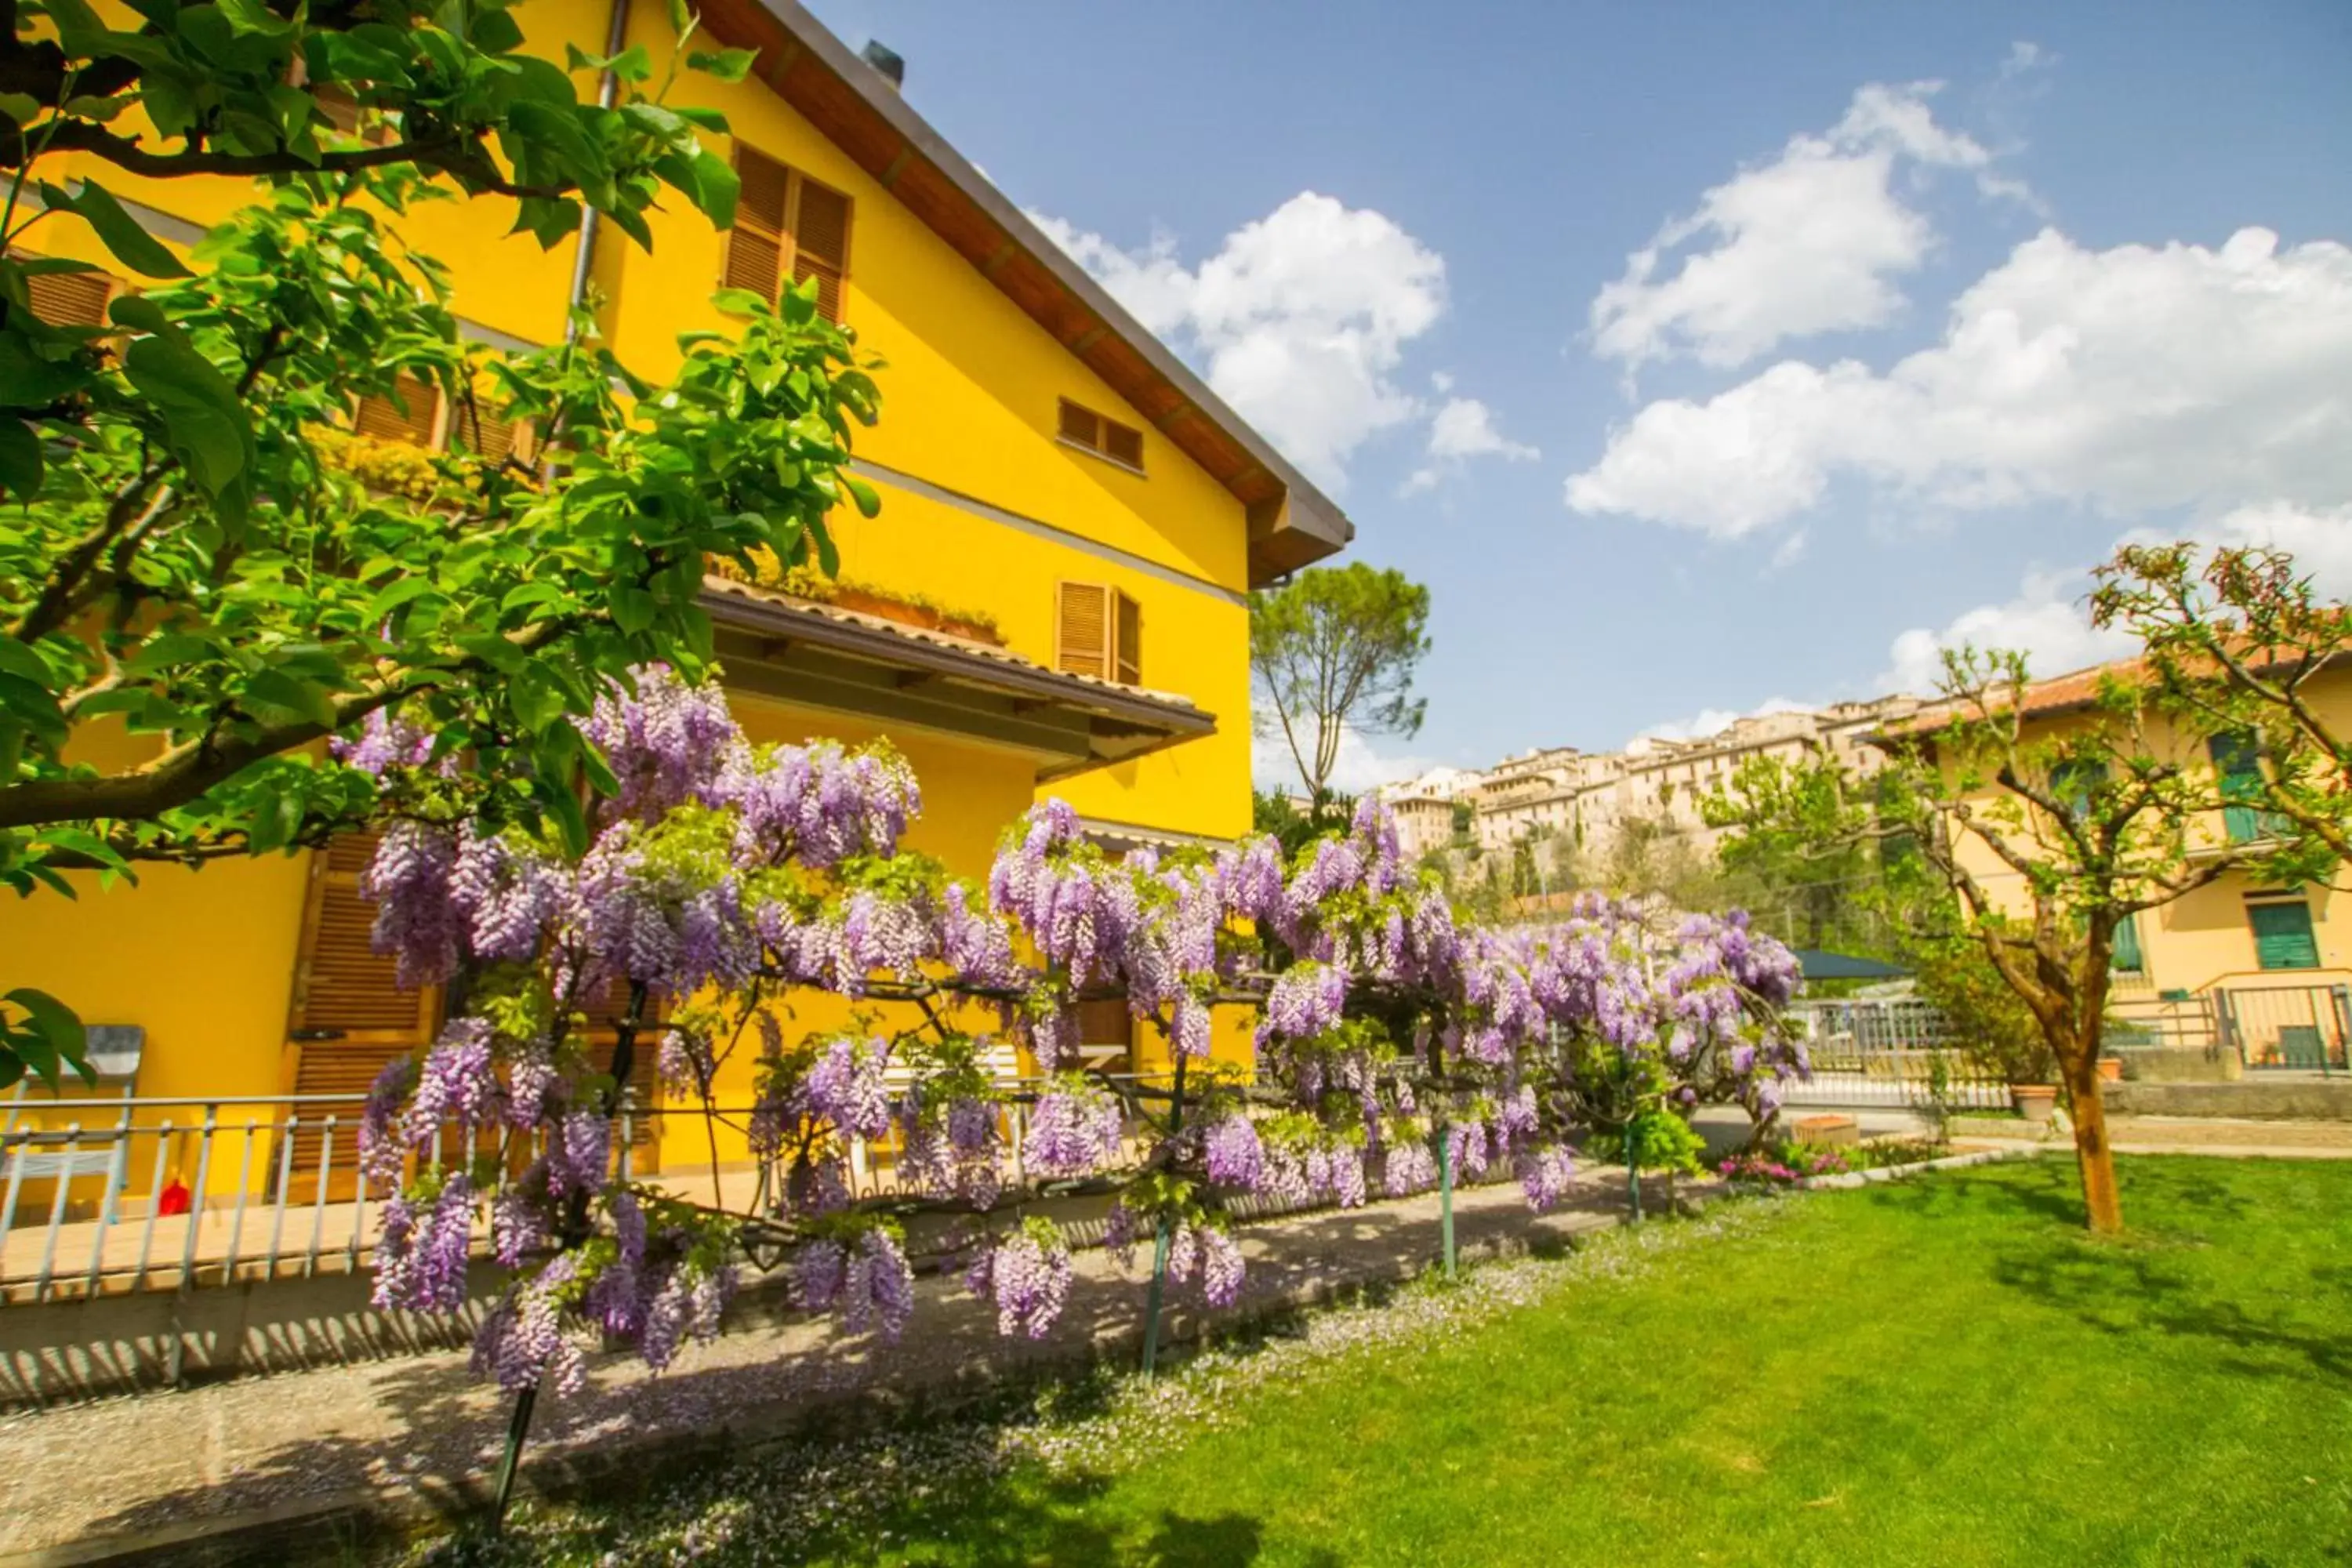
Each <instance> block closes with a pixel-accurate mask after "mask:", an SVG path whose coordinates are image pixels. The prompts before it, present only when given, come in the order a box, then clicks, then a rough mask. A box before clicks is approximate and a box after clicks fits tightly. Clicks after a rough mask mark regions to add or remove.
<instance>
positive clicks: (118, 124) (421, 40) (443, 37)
mask: <svg viewBox="0 0 2352 1568" xmlns="http://www.w3.org/2000/svg"><path fill="white" fill-rule="evenodd" d="M130 9H131V11H132V12H133V13H134V14H135V16H136V17H137V24H136V26H129V27H116V26H111V25H110V24H109V23H108V22H107V21H106V20H105V19H104V18H103V17H101V16H100V15H99V14H98V12H97V11H96V10H94V9H93V8H92V7H91V6H90V5H89V4H88V3H87V0H0V24H5V25H0V170H15V171H17V172H19V173H20V174H21V173H22V172H23V171H25V170H26V169H28V168H29V167H30V166H31V165H32V164H33V163H34V161H35V160H36V159H37V158H41V157H44V156H54V155H57V154H62V153H82V154H86V155H88V156H89V157H91V158H95V159H99V160H102V161H103V162H105V163H109V164H111V165H113V166H114V167H116V168H118V169H121V170H122V171H124V172H125V173H127V174H139V175H143V176H146V177H147V178H150V179H172V178H175V177H179V176H183V175H189V174H232V175H245V176H248V177H255V178H264V179H273V180H274V179H287V178H298V177H302V176H307V175H311V174H354V173H357V172H359V171H361V170H365V169H381V168H389V167H393V166H395V165H406V166H409V167H413V168H415V169H418V170H421V171H423V172H425V174H428V175H432V176H436V177H440V178H443V179H446V181H447V182H448V183H449V184H451V185H452V186H454V188H455V189H457V191H459V192H461V193H463V194H464V195H489V194H496V195H505V196H511V197H514V198H516V199H517V200H518V201H519V203H520V221H519V223H518V227H520V228H521V229H524V230H527V231H529V232H530V233H531V234H534V235H536V236H537V237H539V238H540V240H541V243H543V244H550V245H551V244H553V243H554V242H555V241H556V240H557V239H559V238H561V237H563V236H565V235H567V234H570V233H571V232H572V230H573V229H574V228H576V227H578V226H580V223H581V220H582V215H583V211H587V210H594V211H597V212H599V213H601V214H602V215H603V216H605V217H607V218H609V219H610V220H611V221H612V222H613V223H614V225H615V226H618V227H620V228H621V229H623V230H624V231H625V232H626V233H628V234H629V235H631V236H632V237H635V239H636V240H637V242H638V243H639V244H640V245H644V246H646V247H647V248H651V247H652V244H653V239H652V235H651V231H650V230H649V229H648V227H647V226H646V216H645V215H646V212H647V211H648V210H649V209H650V208H652V207H653V206H654V205H656V203H657V202H658V201H659V200H660V199H661V196H662V193H663V192H664V190H665V189H670V190H675V191H677V193H678V194H679V195H682V196H684V197H685V198H686V199H687V200H688V201H689V202H691V203H692V204H693V205H696V206H698V207H699V208H701V209H702V210H703V211H704V212H706V213H708V214H709V215H710V217H711V220H712V221H713V222H714V223H716V224H718V225H719V226H721V227H725V226H727V225H728V224H729V223H730V222H732V221H733V216H734V210H735V197H736V181H735V174H734V171H733V170H732V169H731V168H730V166H729V164H728V162H727V160H726V159H724V158H722V157H720V156H719V155H718V154H717V153H712V152H710V151H709V149H708V148H706V147H704V146H703V145H702V144H701V142H700V141H699V140H698V138H697V136H696V134H695V132H697V130H704V131H724V130H725V129H726V128H727V126H726V121H725V120H724V119H723V118H722V117H721V116H719V115H718V114H716V113H714V112H712V111H710V110H699V109H679V108H672V107H669V106H667V104H665V103H664V102H663V101H662V97H663V95H662V94H660V93H658V92H656V93H654V94H650V95H648V94H646V93H644V92H641V91H640V90H638V89H639V87H640V84H642V83H644V82H646V81H647V80H649V79H651V77H652V74H653V71H652V65H651V62H650V59H649V58H648V56H647V53H646V49H645V47H644V46H642V45H639V46H636V47H632V48H630V49H628V50H626V51H625V52H624V53H622V54H621V55H619V56H617V57H616V58H613V59H611V60H604V59H597V58H591V57H588V56H586V55H583V54H582V53H581V52H580V51H579V50H578V49H577V48H572V49H569V51H568V59H567V63H566V65H563V66H559V65H557V64H555V63H554V62H553V61H551V60H549V59H546V58H541V56H539V55H535V54H531V53H529V52H527V51H526V50H525V49H524V47H523V35H522V27H521V26H520V23H519V22H518V21H517V20H516V14H515V9H514V7H512V6H510V5H499V4H497V3H496V0H477V3H475V4H472V5H445V6H441V7H439V8H437V9H436V8H430V7H421V6H420V7H414V8H411V7H406V6H389V7H387V6H377V5H341V4H337V5H321V6H315V7H314V6H311V5H307V4H289V3H288V0H216V3H215V4H211V5H181V4H177V3H176V0H131V5H130ZM670 19H671V22H672V25H673V26H676V27H677V30H678V31H679V33H680V34H681V35H682V36H683V37H682V40H681V41H682V43H684V42H688V41H690V39H691V36H692V33H693V31H694V25H693V20H692V18H691V16H689V15H688V13H687V11H686V10H685V9H684V8H683V6H682V5H681V4H679V3H678V0H673V4H672V7H671V13H670ZM682 53H683V56H684V63H685V64H686V65H687V66H688V67H689V68H695V69H699V70H706V71H709V72H710V73H711V74H713V75H716V76H719V77H721V78H723V79H730V80H740V79H742V78H743V77H744V76H745V75H747V74H748V73H749V72H750V70H751V61H752V56H751V51H750V50H748V49H722V50H715V51H700V50H693V49H683V50H682ZM607 69H609V70H610V71H611V73H612V79H613V83H614V89H615V90H614V91H613V92H611V93H609V94H607V93H605V92H604V91H601V90H600V91H595V92H591V93H588V94H584V95H583V93H582V91H581V89H580V84H579V82H578V81H577V80H576V79H574V78H573V76H572V70H594V71H600V72H601V71H604V70H607ZM665 85H667V84H665ZM322 94H323V95H326V96H327V97H328V98H329V99H330V100H333V101H334V102H337V103H340V104H348V105H352V106H355V107H356V108H357V109H358V110H359V112H360V113H361V114H362V116H364V117H366V118H367V119H368V120H370V121H373V122H374V123H375V124H376V125H377V126H379V127H381V129H382V130H383V132H384V135H383V137H382V138H380V139H376V140H373V141H371V142H362V141H360V140H358V139H355V138H350V137H345V136H342V135H340V134H339V133H338V132H337V131H336V128H335V121H334V118H333V117H332V115H331V113H330V110H329V108H328V107H325V106H322V105H321V102H320V98H321V95H322ZM92 191H96V195H91V194H90V193H91V192H92ZM43 195H45V196H47V198H48V199H50V200H51V201H52V202H55V201H57V200H58V198H60V197H63V199H64V202H65V205H67V206H68V207H69V208H71V209H73V210H76V211H79V212H80V213H81V215H82V216H84V217H86V218H88V219H89V221H90V222H91V223H92V224H93V225H94V226H97V227H98V228H99V229H100V233H101V235H102V236H103V237H106V238H107V239H108V243H109V246H110V248H113V249H115V251H116V253H117V254H118V255H121V256H122V257H123V259H124V260H125V261H127V262H131V263H132V264H133V265H137V263H136V261H135V260H134V259H133V258H132V257H131V256H130V255H128V254H125V250H126V244H118V243H117V241H118V240H120V241H123V242H127V247H130V248H135V247H137V246H138V244H139V242H140V241H142V240H143V239H144V236H143V235H142V234H140V232H139V230H138V228H137V226H136V225H135V224H133V223H132V222H131V220H130V219H129V218H128V217H127V216H123V215H122V213H121V208H120V207H119V205H117V204H116V203H115V202H114V200H113V199H112V198H111V197H110V196H109V195H107V194H106V193H105V191H104V190H103V189H102V188H100V187H98V186H96V185H95V184H85V185H84V186H83V187H82V190H81V192H80V193H79V195H66V194H65V193H63V192H60V191H58V188H57V187H56V186H54V185H52V186H48V187H47V188H46V189H45V190H44V192H43ZM11 205H12V206H13V205H14V204H13V203H12V204H11ZM110 231H112V232H110ZM147 243H148V244H150V245H152V241H150V242H147ZM154 248H155V250H157V251H160V250H161V247H154ZM148 259H150V260H152V259H154V258H153V256H152V255H151V256H150V257H149V258H148ZM144 270H145V268H142V271H144ZM148 275H149V276H151V277H152V276H156V275H157V274H155V273H152V272H150V273H148ZM17 303H19V304H21V303H22V301H21V300H18V301H17ZM12 335H13V334H12ZM28 341H29V342H38V341H39V340H38V339H37V338H34V339H30V340H28V339H26V338H23V337H18V338H17V342H19V343H24V342H28ZM41 357H44V358H47V356H41Z"/></svg>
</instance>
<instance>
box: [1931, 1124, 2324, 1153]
mask: <svg viewBox="0 0 2352 1568" xmlns="http://www.w3.org/2000/svg"><path fill="white" fill-rule="evenodd" d="M1952 1138H1953V1141H1954V1142H1956V1143H1963V1144H1979V1145H1988V1146H1989V1145H1992V1144H1997V1143H2000V1144H2006V1143H2017V1142H2036V1140H2033V1139H2030V1138H2026V1137H2023V1136H2020V1137H2018V1138H2016V1139H2006V1138H2003V1137H2001V1136H2000V1135H1999V1134H1997V1133H1995V1132H1993V1131H1990V1130H1989V1129H1988V1128H1987V1127H1986V1125H1985V1124H1984V1123H1982V1122H1971V1123H1969V1124H1968V1125H1966V1126H1965V1127H1954V1128H1953V1129H1952ZM2107 1141H2108V1142H2111V1143H2113V1144H2114V1145H2115V1149H2116V1153H2118V1154H2220V1155H2237V1156H2242V1157H2246V1158H2265V1157H2267V1158H2277V1159H2294V1160H2352V1121H2262V1120H2256V1119H2254V1118H2251V1117H2247V1118H2231V1117H2219V1116H2110V1117H2108V1118H2107ZM2039 1142H2041V1144H2042V1147H2045V1148H2056V1149H2061V1150H2063V1149H2067V1148H2071V1147H2072V1144H2071V1143H2070V1142H2069V1141H2068V1140H2067V1139H2066V1137H2065V1136H2064V1135H2063V1134H2057V1135H2053V1136H2052V1137H2050V1138H2047V1139H2042V1140H2040V1141H2039Z"/></svg>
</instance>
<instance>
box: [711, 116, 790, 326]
mask: <svg viewBox="0 0 2352 1568" xmlns="http://www.w3.org/2000/svg"><path fill="white" fill-rule="evenodd" d="M735 177H736V178H737V179H738V180H740V182H741V183H742V190H741V192H740V194H739V195H737V196H736V198H735V226H734V227H733V228H731V229H729V230H728V231H727V264H726V268H725V270H724V272H723V273H722V274H721V276H720V279H719V282H720V284H721V285H722V286H723V287H725V288H729V289H750V290H751V292H752V293H754V294H757V295H758V296H760V298H761V299H762V300H774V299H775V297H776V295H777V293H778V291H779V290H780V289H782V284H783V277H784V232H785V228H786V219H787V216H788V214H789V209H790V205H791V201H792V178H793V176H792V171H791V170H789V169H787V168H785V167H784V166H783V165H782V163H777V162H776V161H775V160H774V159H773V158H771V157H769V156H768V155H767V154H766V153H759V152H755V151H753V150H752V149H751V148H749V147H746V146H744V145H743V144H742V143H740V142H738V143H736V146H735Z"/></svg>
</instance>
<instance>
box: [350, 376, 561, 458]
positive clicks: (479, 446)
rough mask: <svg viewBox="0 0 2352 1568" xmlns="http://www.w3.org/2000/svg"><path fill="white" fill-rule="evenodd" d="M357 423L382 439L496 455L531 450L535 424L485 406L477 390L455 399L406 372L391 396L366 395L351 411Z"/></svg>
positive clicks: (363, 431) (364, 431) (355, 427)
mask: <svg viewBox="0 0 2352 1568" xmlns="http://www.w3.org/2000/svg"><path fill="white" fill-rule="evenodd" d="M352 429H353V430H354V431H356V432H357V433H358V434H360V435H362V436H365V437H369V438H370V439H372V440H377V441H405V442H407V443H408V444H409V445H410V446H412V447H429V448H432V449H435V450H439V449H441V448H444V447H446V448H448V449H450V450H453V451H459V452H472V453H475V454H476V455H478V456H479V457H482V458H489V459H491V460H493V461H496V460H499V459H500V458H506V457H509V456H513V457H516V458H523V459H526V460H527V459H528V458H530V424H529V422H528V421H522V422H518V421H516V420H513V419H509V418H507V417H505V416H503V415H502V414H500V413H499V410H498V409H497V408H496V407H495V406H488V407H486V406H484V405H483V402H482V399H481V398H480V397H479V396H476V397H474V398H472V399H470V400H469V401H467V402H465V403H457V404H453V403H451V402H450V401H449V400H448V399H447V398H446V397H444V396H443V395H442V394H441V389H440V388H439V387H437V386H436V385H434V384H432V383H431V382H429V381H425V380H423V379H422V378H420V377H417V376H413V375H404V376H401V377H400V378H399V379H398V380H396V381H395V382H394V384H393V391H392V394H391V395H387V396H381V397H377V396H370V397H362V398H361V399H360V400H359V403H358V405H357V406H356V407H354V408H353V409H352Z"/></svg>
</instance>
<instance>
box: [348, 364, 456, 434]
mask: <svg viewBox="0 0 2352 1568" xmlns="http://www.w3.org/2000/svg"><path fill="white" fill-rule="evenodd" d="M393 393H394V395H392V396H390V397H362V398H361V399H360V404H359V408H358V410H357V411H356V412H355V413H354V414H353V415H352V428H353V429H354V430H356V431H358V432H359V433H360V434H361V435H362V436H365V437H370V438H372V439H373V440H377V441H406V442H408V443H409V444H410V445H411V446H416V447H430V446H432V445H433V438H434V436H435V435H436V432H437V431H438V429H439V427H440V423H441V420H440V415H441V392H440V389H439V388H437V387H436V386H434V385H433V384H431V383H430V382H426V381H422V380H419V379H418V378H417V377H415V376H413V375H404V376H402V377H400V378H399V379H398V380H397V381H395V382H394V384H393Z"/></svg>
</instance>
